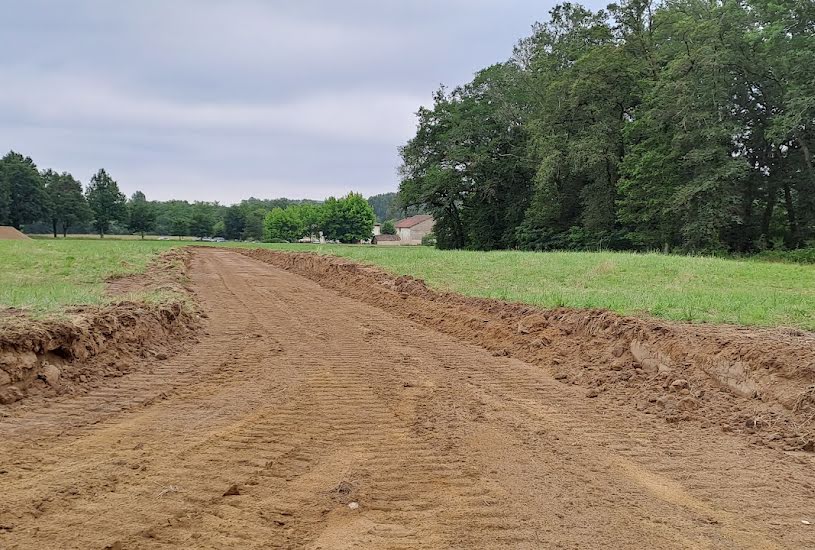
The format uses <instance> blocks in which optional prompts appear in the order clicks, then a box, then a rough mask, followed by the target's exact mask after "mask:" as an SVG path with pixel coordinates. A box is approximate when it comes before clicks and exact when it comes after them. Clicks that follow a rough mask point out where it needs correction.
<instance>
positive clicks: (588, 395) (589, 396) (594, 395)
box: [586, 388, 600, 398]
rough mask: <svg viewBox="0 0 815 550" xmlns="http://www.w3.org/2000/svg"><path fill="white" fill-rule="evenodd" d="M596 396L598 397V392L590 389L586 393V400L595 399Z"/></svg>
mask: <svg viewBox="0 0 815 550" xmlns="http://www.w3.org/2000/svg"><path fill="white" fill-rule="evenodd" d="M598 395H600V391H599V390H597V389H596V388H593V389H590V390H589V391H587V392H586V397H588V398H592V397H597V396H598Z"/></svg>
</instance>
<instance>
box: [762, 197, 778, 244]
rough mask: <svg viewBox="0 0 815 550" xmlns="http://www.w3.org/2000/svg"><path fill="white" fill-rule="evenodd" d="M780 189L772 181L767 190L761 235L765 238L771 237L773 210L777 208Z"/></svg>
mask: <svg viewBox="0 0 815 550" xmlns="http://www.w3.org/2000/svg"><path fill="white" fill-rule="evenodd" d="M777 195H778V189H777V188H776V186H775V185H774V184H772V183H770V184H769V189H768V190H767V204H766V206H765V207H764V215H763V216H762V217H761V236H762V237H764V239H765V240H767V241H769V239H770V222H771V221H772V219H773V210H775V201H776V200H777Z"/></svg>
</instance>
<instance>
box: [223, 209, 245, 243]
mask: <svg viewBox="0 0 815 550" xmlns="http://www.w3.org/2000/svg"><path fill="white" fill-rule="evenodd" d="M245 227H246V213H245V212H244V209H243V208H242V207H241V206H240V205H237V204H234V205H232V206H230V207H229V208H227V210H226V213H225V214H224V238H226V239H229V240H230V241H237V240H240V239H241V238H243V230H244V228H245Z"/></svg>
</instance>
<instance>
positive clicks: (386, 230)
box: [382, 220, 396, 235]
mask: <svg viewBox="0 0 815 550" xmlns="http://www.w3.org/2000/svg"><path fill="white" fill-rule="evenodd" d="M382 234H383V235H396V225H395V224H394V223H393V220H387V221H384V222H382Z"/></svg>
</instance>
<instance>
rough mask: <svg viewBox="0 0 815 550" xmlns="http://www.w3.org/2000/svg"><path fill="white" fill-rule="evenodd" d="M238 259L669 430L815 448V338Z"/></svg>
mask: <svg viewBox="0 0 815 550" xmlns="http://www.w3.org/2000/svg"><path fill="white" fill-rule="evenodd" d="M240 252H241V253H242V254H245V255H247V256H250V257H252V258H255V259H257V260H260V261H263V262H266V263H269V264H272V265H274V266H277V267H280V268H284V269H287V270H289V271H292V272H294V273H297V274H300V275H303V276H305V277H308V278H309V279H312V280H314V281H317V282H319V283H320V284H321V285H323V286H325V287H329V288H333V289H335V290H337V291H339V292H341V293H342V294H344V295H346V296H350V297H353V298H356V299H359V300H362V301H365V302H367V303H369V304H373V305H376V306H378V307H380V308H382V309H386V310H389V311H396V312H399V313H400V314H401V315H404V316H405V317H407V318H409V319H411V320H412V321H414V322H417V323H420V324H423V325H426V326H430V327H433V328H435V329H437V330H439V331H442V332H444V333H447V334H450V335H453V336H456V337H458V338H461V339H463V340H466V341H468V342H472V343H475V344H478V345H480V346H482V347H484V348H487V349H489V350H491V351H493V353H494V354H495V355H507V356H513V357H517V358H519V359H521V360H523V361H526V362H531V363H534V364H537V365H540V366H542V367H544V368H547V369H549V371H550V372H551V374H552V375H553V376H554V377H555V378H556V379H557V380H560V381H561V382H562V383H564V384H575V385H580V386H584V387H585V388H586V398H595V397H598V396H602V398H603V399H613V400H615V401H617V402H628V403H630V404H631V406H632V409H634V408H636V409H637V410H639V411H641V412H643V413H645V414H656V415H659V416H662V417H664V418H665V419H666V421H668V422H699V423H701V424H702V425H703V426H707V427H711V426H715V425H718V426H720V427H721V429H722V430H724V431H735V432H741V433H744V434H747V435H748V437H750V438H751V440H752V441H753V442H754V443H765V444H767V445H770V446H772V447H775V448H780V449H784V450H805V451H813V447H814V446H815V335H813V334H812V333H805V332H802V331H797V330H785V329H772V330H765V329H754V328H744V327H733V326H712V325H688V324H679V323H670V322H663V321H658V320H647V319H638V318H632V317H623V316H620V315H617V314H615V313H612V312H609V311H604V310H570V309H563V308H561V309H553V310H541V309H538V308H534V307H531V306H526V305H522V304H511V303H506V302H501V301H498V300H490V299H479V298H469V297H464V296H461V295H457V294H452V293H445V292H438V291H434V290H431V289H429V288H428V287H427V286H426V285H425V284H424V282H423V281H421V280H418V279H415V278H412V277H406V276H405V277H398V276H394V275H391V274H388V273H386V272H384V271H382V270H380V269H377V268H374V267H369V266H364V265H361V264H357V263H354V262H351V261H348V260H344V259H341V258H336V257H331V256H319V255H316V254H291V253H281V252H275V251H270V250H259V249H255V250H241V251H240Z"/></svg>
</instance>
